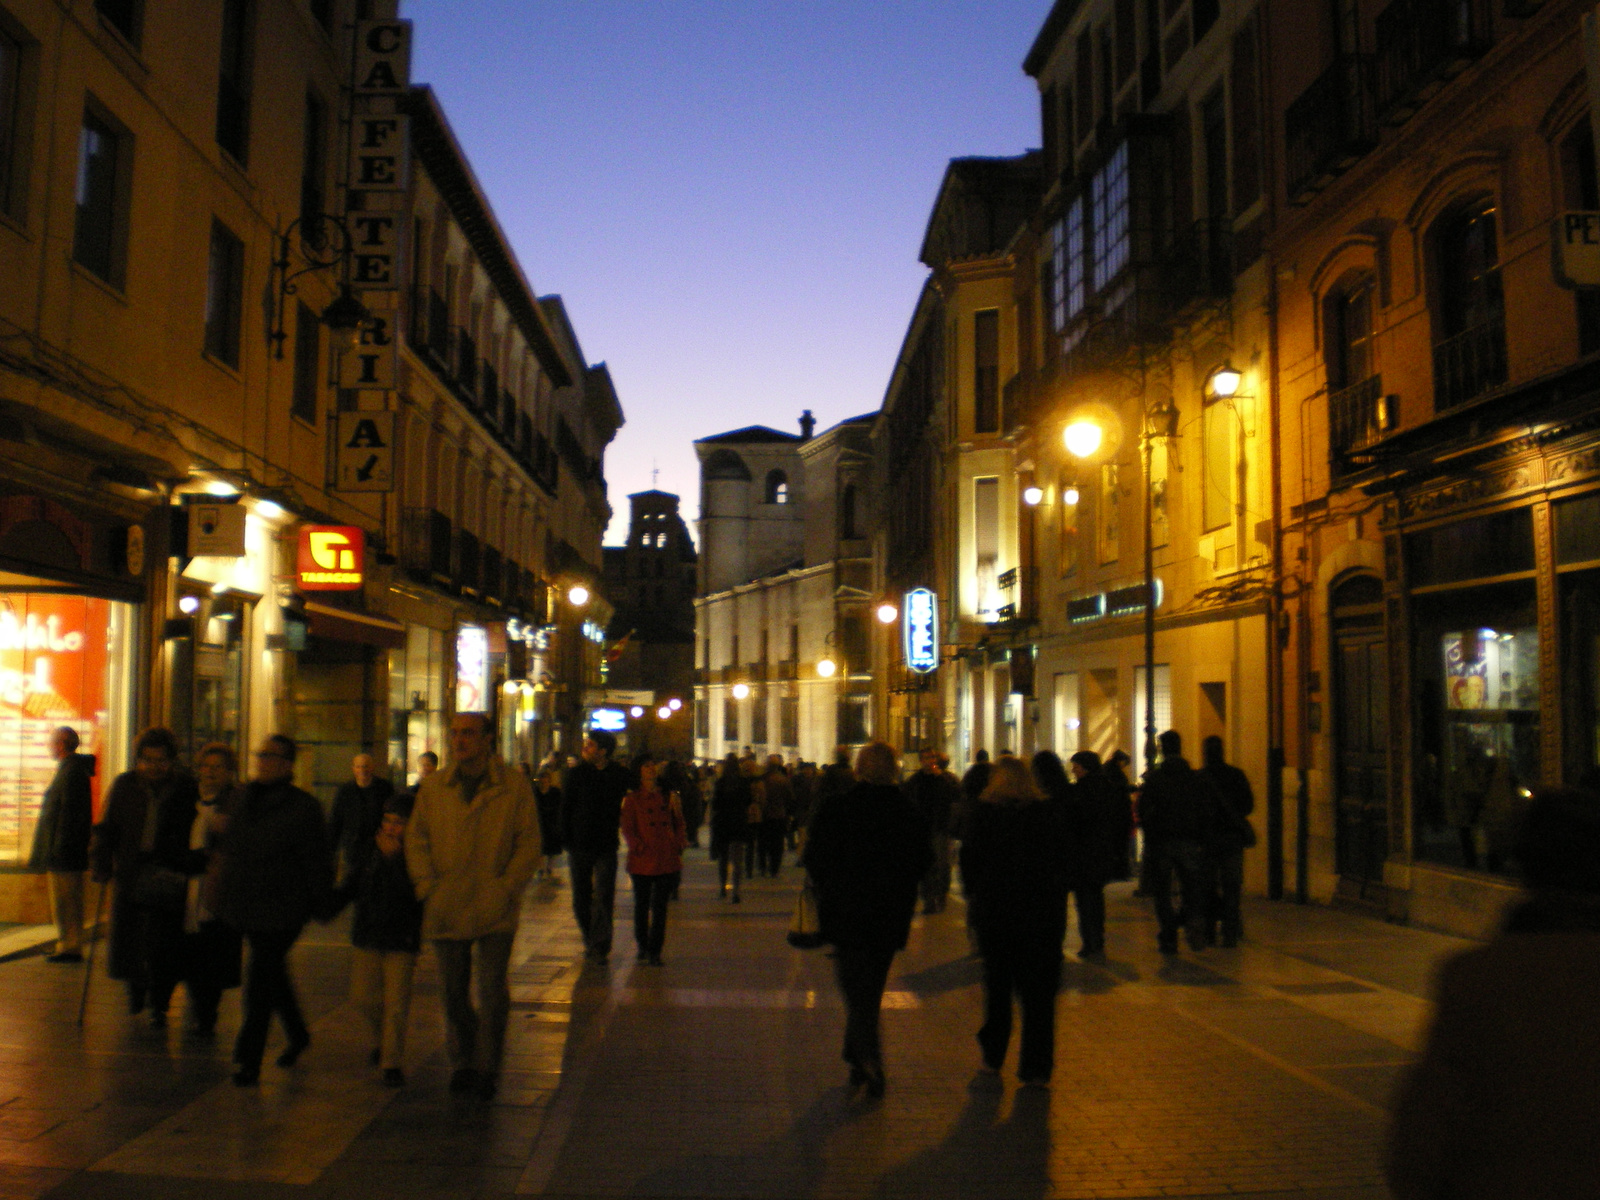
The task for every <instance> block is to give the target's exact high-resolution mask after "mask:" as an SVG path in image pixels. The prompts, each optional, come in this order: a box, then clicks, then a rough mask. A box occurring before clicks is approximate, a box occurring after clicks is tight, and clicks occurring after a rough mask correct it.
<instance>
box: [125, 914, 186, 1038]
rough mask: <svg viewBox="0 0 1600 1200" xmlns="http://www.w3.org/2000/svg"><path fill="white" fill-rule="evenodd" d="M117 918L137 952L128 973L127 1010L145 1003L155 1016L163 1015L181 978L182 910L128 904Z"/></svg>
mask: <svg viewBox="0 0 1600 1200" xmlns="http://www.w3.org/2000/svg"><path fill="white" fill-rule="evenodd" d="M117 917H118V919H120V920H122V921H125V922H127V925H128V929H129V934H128V937H129V944H130V945H131V946H134V947H135V948H136V950H135V954H134V955H133V956H131V962H130V964H129V965H130V967H131V969H130V970H129V971H128V972H127V985H128V1003H129V1007H130V1008H133V1009H140V1008H143V1007H144V1006H145V1004H146V1003H148V1004H149V1006H150V1008H151V1009H153V1010H154V1011H155V1012H163V1013H164V1012H166V1011H167V1007H168V1005H170V1004H171V1003H172V991H173V989H174V988H176V987H177V986H178V980H179V979H181V978H182V977H183V909H181V908H179V909H165V908H154V907H150V906H147V905H143V904H132V903H130V904H127V905H125V906H123V907H122V908H121V909H120V910H119V911H118V913H117Z"/></svg>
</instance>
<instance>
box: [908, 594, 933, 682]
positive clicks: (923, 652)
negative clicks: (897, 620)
mask: <svg viewBox="0 0 1600 1200" xmlns="http://www.w3.org/2000/svg"><path fill="white" fill-rule="evenodd" d="M902 611H903V612H904V613H905V618H904V622H903V625H904V632H905V640H906V666H907V667H909V668H911V670H913V671H915V672H916V673H917V674H918V675H926V674H927V673H928V672H929V671H934V670H937V669H938V667H939V633H938V630H939V602H938V601H937V600H936V599H935V598H934V595H933V593H932V592H930V591H929V590H928V589H927V588H917V589H916V590H915V591H910V592H907V593H906V602H905V607H904V609H903V610H902Z"/></svg>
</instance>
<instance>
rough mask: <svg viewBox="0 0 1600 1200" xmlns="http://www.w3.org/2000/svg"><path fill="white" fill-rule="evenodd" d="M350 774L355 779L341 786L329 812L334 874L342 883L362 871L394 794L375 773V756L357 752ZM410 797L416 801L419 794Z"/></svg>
mask: <svg viewBox="0 0 1600 1200" xmlns="http://www.w3.org/2000/svg"><path fill="white" fill-rule="evenodd" d="M350 773H351V775H352V776H354V778H352V779H349V780H346V781H345V782H344V783H341V784H340V785H339V790H338V791H337V792H335V793H334V796H333V808H332V810H331V811H330V812H329V814H328V842H329V844H331V845H332V847H333V853H334V863H333V873H334V876H335V878H336V879H338V880H339V881H340V882H343V881H344V880H347V879H353V878H354V877H355V876H357V875H359V874H361V868H362V867H364V866H365V865H366V862H367V858H368V857H369V856H370V855H371V854H372V849H373V846H374V841H373V839H374V838H376V837H377V836H378V826H379V825H380V824H382V823H383V810H384V808H385V807H386V806H387V805H388V803H389V800H390V798H391V797H392V796H393V795H394V786H393V785H392V784H391V783H390V782H389V781H388V780H387V779H382V778H379V777H378V776H377V775H375V774H373V770H372V755H370V754H358V755H356V756H355V757H354V758H353V759H351V760H350ZM411 799H412V801H413V802H415V800H416V797H415V796H412V798H411Z"/></svg>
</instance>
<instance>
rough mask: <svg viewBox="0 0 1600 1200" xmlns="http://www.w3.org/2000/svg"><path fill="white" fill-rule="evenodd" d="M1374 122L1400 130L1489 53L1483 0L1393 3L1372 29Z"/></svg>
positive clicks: (1488, 29) (1406, 1) (1399, 1)
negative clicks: (1374, 46)
mask: <svg viewBox="0 0 1600 1200" xmlns="http://www.w3.org/2000/svg"><path fill="white" fill-rule="evenodd" d="M1374 29H1375V32H1376V34H1377V43H1378V52H1377V54H1376V55H1375V73H1376V79H1377V83H1376V86H1377V109H1378V119H1379V120H1381V121H1383V122H1384V123H1385V124H1388V125H1398V124H1400V122H1402V121H1404V120H1406V119H1407V118H1409V117H1410V116H1411V114H1412V113H1414V112H1416V111H1417V109H1419V108H1421V107H1422V105H1423V104H1424V103H1426V102H1427V100H1428V98H1429V97H1430V96H1432V95H1433V94H1434V93H1435V92H1437V91H1438V90H1439V89H1440V88H1441V87H1443V86H1444V82H1445V81H1446V80H1447V79H1450V78H1452V77H1453V76H1455V75H1458V74H1459V73H1460V72H1461V71H1463V70H1464V69H1465V68H1466V66H1467V64H1468V63H1470V62H1472V60H1473V59H1475V58H1477V57H1478V56H1479V55H1481V54H1482V53H1483V52H1484V51H1485V50H1487V49H1488V48H1489V35H1490V22H1489V14H1488V11H1487V9H1486V8H1485V0H1393V2H1392V3H1391V4H1390V5H1389V7H1388V8H1386V9H1384V10H1383V11H1382V12H1381V13H1379V14H1378V18H1377V21H1376V22H1375V23H1374Z"/></svg>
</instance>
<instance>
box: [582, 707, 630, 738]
mask: <svg viewBox="0 0 1600 1200" xmlns="http://www.w3.org/2000/svg"><path fill="white" fill-rule="evenodd" d="M627 727H628V714H627V713H625V712H623V711H622V709H620V708H597V709H595V710H594V712H592V713H590V714H589V728H590V729H603V730H605V731H606V732H607V733H621V732H622V731H623V730H624V729H626V728H627Z"/></svg>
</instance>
